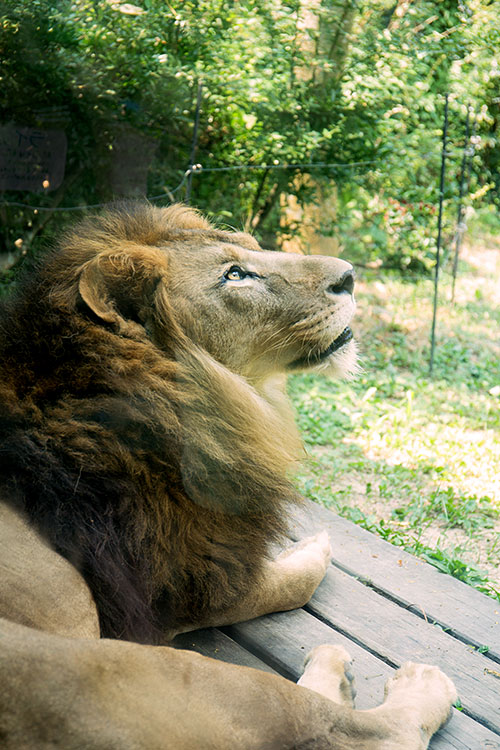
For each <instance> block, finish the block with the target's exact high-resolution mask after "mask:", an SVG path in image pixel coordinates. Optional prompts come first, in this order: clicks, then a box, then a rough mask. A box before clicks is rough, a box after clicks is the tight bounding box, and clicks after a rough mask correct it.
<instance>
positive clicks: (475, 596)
mask: <svg viewBox="0 0 500 750" xmlns="http://www.w3.org/2000/svg"><path fill="white" fill-rule="evenodd" d="M324 528H326V529H327V530H328V532H329V534H330V538H331V542H332V547H333V551H334V559H333V564H332V565H331V566H330V569H329V571H328V573H327V575H326V577H325V579H324V581H323V583H322V584H321V586H320V587H319V589H318V591H317V592H316V594H315V595H314V597H313V599H312V600H311V602H310V603H309V604H308V605H307V606H306V607H304V608H303V609H300V610H296V611H293V612H283V613H277V614H272V615H268V616H266V617H261V618H259V619H257V620H252V621H250V622H245V623H243V624H240V625H233V626H232V627H229V628H222V629H220V630H218V629H210V630H202V631H198V632H196V633H189V634H186V635H183V636H179V637H178V638H177V639H176V642H175V645H177V646H179V647H180V648H190V649H193V650H196V651H199V652H200V653H203V654H205V655H208V656H212V657H215V658H216V659H222V660H224V661H228V662H232V663H235V664H245V665H247V666H253V667H256V668H257V669H263V670H266V671H271V672H278V673H279V674H281V675H283V676H285V677H287V678H289V679H291V680H297V679H298V677H299V676H300V674H301V671H302V665H303V661H304V658H305V656H306V654H307V653H308V652H309V651H310V650H311V649H312V648H314V646H317V645H319V644H321V643H340V644H342V645H344V646H345V647H346V648H347V650H348V651H349V652H350V654H351V656H352V657H353V659H354V672H355V675H356V687H357V699H356V705H357V708H361V709H362V708H370V707H372V706H375V705H378V704H379V703H380V702H381V701H382V696H383V685H384V683H385V680H386V679H387V677H388V676H389V675H390V674H391V673H392V672H393V670H394V669H395V668H397V667H398V666H400V665H401V664H403V663H404V662H405V661H408V660H412V661H423V662H428V663H431V664H437V665H439V666H440V667H441V668H442V669H443V670H444V671H445V672H446V673H447V674H448V675H449V676H450V677H451V678H452V679H453V680H454V682H455V684H456V686H457V688H458V691H459V695H460V700H461V703H462V707H463V709H462V711H457V710H455V711H454V716H453V718H452V720H451V722H450V723H449V724H448V725H447V726H446V727H445V728H444V729H442V730H441V732H439V733H438V734H437V735H436V736H435V737H434V739H433V740H432V742H431V744H430V747H431V748H432V750H452V749H453V750H486V749H487V750H500V603H499V602H496V601H495V600H493V599H490V598H489V597H487V596H484V595H482V594H480V593H479V592H477V591H475V590H474V589H472V588H470V587H469V586H466V585H465V584H463V583H461V582H460V581H457V580H455V579H454V578H451V577H450V576H445V575H443V574H442V573H439V572H438V571H437V570H436V569H435V568H433V567H431V566H429V565H427V564H426V563H424V562H422V561H420V560H417V559H416V558H414V557H412V556H411V555H408V554H407V553H405V552H403V551H401V550H399V549H398V548H397V547H393V546H391V545H390V544H387V543H386V542H384V541H383V540H382V539H379V538H378V537H376V536H374V535H373V534H370V533H369V532H367V531H365V530H364V529H361V528H359V527H358V526H355V525H354V524H352V523H351V522H349V521H346V520H345V519H342V518H339V517H338V516H335V515H334V514H333V513H331V512H330V511H328V510H326V509H324V508H321V507H319V506H317V505H315V504H313V503H309V502H306V504H305V505H304V507H303V508H302V509H301V510H300V511H299V512H297V513H296V514H295V516H294V520H293V523H292V534H293V537H294V538H295V539H300V538H303V537H304V536H309V535H311V534H313V533H316V532H317V531H320V530H321V529H324ZM402 750H404V749H403V748H402Z"/></svg>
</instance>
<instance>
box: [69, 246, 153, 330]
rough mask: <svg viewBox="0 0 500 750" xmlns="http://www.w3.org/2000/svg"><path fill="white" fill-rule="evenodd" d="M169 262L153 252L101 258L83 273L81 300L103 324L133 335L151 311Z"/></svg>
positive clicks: (88, 265)
mask: <svg viewBox="0 0 500 750" xmlns="http://www.w3.org/2000/svg"><path fill="white" fill-rule="evenodd" d="M165 271H166V260H165V258H164V257H162V256H161V255H159V254H158V253H156V252H154V251H146V250H144V251H142V252H135V253H128V252H123V253H113V254H106V255H100V256H98V257H97V258H95V259H94V260H93V261H91V262H90V263H88V264H86V265H85V266H84V268H83V269H82V271H81V274H80V279H79V285H78V290H79V293H80V298H81V301H82V302H83V303H84V304H85V305H86V307H87V308H88V309H89V310H91V311H92V313H93V314H94V315H96V316H97V317H98V318H99V319H100V320H101V321H103V322H104V323H108V324H111V325H114V326H115V327H117V329H118V330H119V332H120V333H123V334H125V335H127V334H129V335H130V334H131V335H134V334H135V333H136V332H137V329H138V326H141V328H142V327H143V326H144V324H145V323H146V321H147V318H148V316H149V314H150V311H151V306H152V302H153V297H154V293H155V290H156V287H157V285H158V283H159V282H160V281H161V279H162V276H164V273H165Z"/></svg>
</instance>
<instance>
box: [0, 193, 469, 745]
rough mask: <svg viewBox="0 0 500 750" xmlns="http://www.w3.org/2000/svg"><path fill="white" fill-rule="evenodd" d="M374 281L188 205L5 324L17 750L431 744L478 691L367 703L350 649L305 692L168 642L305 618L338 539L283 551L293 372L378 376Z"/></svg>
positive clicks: (42, 269) (64, 259) (115, 217)
mask: <svg viewBox="0 0 500 750" xmlns="http://www.w3.org/2000/svg"><path fill="white" fill-rule="evenodd" d="M353 287H354V272H353V269H352V266H351V265H350V264H349V263H347V262H345V261H343V260H339V259H332V258H323V257H304V256H298V255H291V254H284V253H277V252H270V251H264V250H261V249H260V247H259V245H258V244H257V242H256V241H255V239H254V238H252V237H251V236H250V235H248V234H244V233H239V232H233V231H231V232H229V231H221V230H218V229H216V228H214V227H213V226H212V225H211V224H210V223H209V222H208V221H207V220H205V219H204V218H203V217H202V216H201V215H200V214H199V213H197V212H196V211H194V210H193V209H190V208H188V207H186V206H182V205H174V206H170V207H168V208H155V207H153V206H151V205H149V204H147V203H144V204H142V203H138V204H133V205H131V204H128V205H121V206H116V207H115V208H114V209H111V210H108V211H106V212H105V213H103V214H102V215H100V216H93V217H90V218H87V219H86V220H84V221H83V222H82V223H80V224H79V225H78V226H77V227H76V228H75V229H73V230H72V231H70V232H69V233H68V234H66V235H65V236H64V237H63V238H62V240H61V242H60V243H59V245H58V247H57V248H56V249H54V250H53V251H51V252H50V253H48V254H47V255H46V257H45V258H44V259H43V261H42V262H41V263H40V264H39V265H38V266H36V267H35V268H34V269H32V271H31V272H30V273H28V274H27V275H26V277H25V278H24V279H23V280H22V281H21V282H20V283H19V285H18V288H17V289H16V291H15V293H14V294H13V296H12V297H11V298H10V299H9V300H8V301H7V302H6V303H5V304H4V306H3V310H2V314H1V318H0V352H1V365H0V367H1V378H0V409H1V426H0V430H1V431H2V448H1V451H0V488H1V493H2V494H1V498H2V504H1V506H0V507H1V511H0V514H1V520H2V523H1V526H0V565H1V568H2V576H1V582H0V615H1V617H2V619H1V620H0V632H1V637H2V650H1V654H0V737H1V738H2V740H3V742H4V746H5V747H6V748H12V749H13V748H16V750H17V749H18V748H37V749H38V748H51V747H64V748H65V749H66V750H77V749H78V750H80V749H81V748H84V747H85V748H102V750H109V749H110V748H120V750H123V749H124V748H125V749H126V748H130V749H131V750H132V748H134V749H135V748H145V749H147V750H150V749H152V748H165V747H172V748H175V750H178V749H180V750H182V749H184V748H185V749H186V750H190V749H191V748H207V749H209V748H214V749H215V748H217V749H218V750H219V749H221V748H234V747H238V748H243V749H245V748H248V749H250V748H276V749H277V750H278V749H281V748H298V747H306V746H307V747H314V748H327V747H328V748H330V747H331V748H345V749H346V750H350V749H353V748H361V747H363V748H366V750H382V748H392V747H394V748H396V747H398V748H400V747H405V748H407V749H408V750H411V748H424V747H427V743H428V741H429V738H430V737H431V735H432V734H433V733H434V732H435V731H436V730H437V729H438V728H439V726H441V725H442V724H443V723H444V722H445V720H446V719H447V717H448V714H449V711H450V707H451V704H452V702H453V700H454V699H455V690H454V687H453V685H452V683H451V682H450V681H449V680H448V678H447V677H446V676H445V675H443V674H442V673H441V672H440V671H439V670H438V669H437V668H435V667H429V666H426V665H416V664H412V663H409V664H408V665H406V666H404V667H403V668H401V669H400V670H399V671H398V672H396V676H395V677H394V678H393V680H392V681H390V683H389V684H388V688H387V697H386V700H385V702H384V704H383V705H382V706H380V707H378V708H376V709H373V710H371V711H368V712H356V711H355V710H354V708H353V688H352V682H351V675H350V670H349V661H350V658H349V655H348V654H347V653H346V652H345V651H344V650H343V649H342V648H340V647H335V646H324V647H320V648H319V649H316V650H315V651H314V652H313V653H312V654H311V655H310V656H309V658H308V661H307V663H306V669H305V672H304V675H303V676H302V678H301V679H300V680H299V684H298V685H293V684H292V683H290V682H288V681H287V680H285V679H284V678H280V677H277V676H274V675H270V674H267V673H261V672H258V671H256V670H252V669H250V668H244V667H236V666H234V665H229V664H223V663H220V662H216V661H214V660H211V659H208V658H206V657H202V656H200V655H197V654H194V653H191V652H187V651H182V650H177V649H172V648H170V647H169V646H168V643H169V642H170V641H171V639H172V638H173V637H174V636H175V635H176V634H178V633H182V632H186V631H190V630H194V629H197V628H201V627H207V626H219V625H227V624H232V623H235V622H239V621H243V620H247V619H250V618H254V617H258V616H259V615H262V614H266V613H269V612H273V611H283V610H289V609H293V608H296V607H300V606H302V605H304V604H305V603H306V602H307V601H308V600H309V599H310V597H311V596H312V594H313V592H314V590H315V589H316V588H317V586H318V585H319V584H320V582H321V580H322V578H323V576H324V574H325V572H326V570H327V567H328V565H329V563H330V558H331V550H330V543H329V539H328V536H327V534H326V533H324V532H323V533H320V534H318V535H317V536H315V537H311V538H308V539H306V540H303V541H302V542H300V543H299V544H297V545H294V546H292V547H291V548H289V549H285V550H284V551H283V552H281V553H280V554H279V555H278V556H277V557H273V556H272V550H273V549H274V548H275V545H276V544H277V543H280V542H281V543H282V542H283V539H284V538H285V534H286V517H287V508H288V507H289V506H290V504H293V503H296V502H299V501H300V499H299V498H298V496H297V493H296V491H295V489H294V487H293V485H292V483H291V482H290V479H289V474H288V472H289V469H290V467H291V466H293V464H294V462H295V461H296V460H297V459H298V458H300V456H301V451H302V448H301V443H300V440H299V438H298V434H297V431H296V428H295V426H294V420H293V415H292V413H291V410H290V407H289V405H288V402H287V399H286V395H285V390H284V384H285V378H286V375H287V373H289V372H295V371H301V370H309V369H312V370H321V371H324V372H325V373H330V374H332V375H338V376H342V375H348V374H349V373H352V372H354V371H355V369H356V344H355V342H354V339H353V334H352V331H351V329H350V322H351V319H352V316H353V314H354V309H355V303H354V298H353Z"/></svg>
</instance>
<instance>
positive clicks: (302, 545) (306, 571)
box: [275, 531, 332, 607]
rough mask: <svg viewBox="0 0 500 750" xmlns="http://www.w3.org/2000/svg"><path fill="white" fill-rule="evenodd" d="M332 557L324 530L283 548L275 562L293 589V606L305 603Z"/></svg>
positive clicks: (319, 581) (321, 578)
mask: <svg viewBox="0 0 500 750" xmlns="http://www.w3.org/2000/svg"><path fill="white" fill-rule="evenodd" d="M331 559H332V549H331V546H330V539H329V537H328V534H327V532H326V531H321V532H320V533H319V534H316V536H311V537H307V538H306V539H302V540H301V541H300V542H297V543H296V544H293V545H292V546H291V547H289V548H288V549H286V550H284V551H283V552H282V553H281V554H280V555H278V557H277V558H276V561H275V562H276V564H277V565H278V566H279V568H280V569H281V571H282V574H283V573H284V574H285V576H286V579H287V581H288V582H289V586H290V588H293V590H294V591H295V597H296V598H295V605H294V606H295V607H302V606H303V605H304V604H306V603H307V602H308V601H309V599H310V598H311V596H312V595H313V594H314V592H315V590H316V589H317V587H318V586H319V584H320V583H321V581H322V580H323V578H324V575H325V573H326V571H327V568H328V565H329V564H330V561H331Z"/></svg>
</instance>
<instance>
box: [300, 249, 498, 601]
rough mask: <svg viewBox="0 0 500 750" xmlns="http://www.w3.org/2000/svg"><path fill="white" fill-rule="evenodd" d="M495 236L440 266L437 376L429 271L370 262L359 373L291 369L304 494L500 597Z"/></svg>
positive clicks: (360, 322)
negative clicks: (379, 269)
mask: <svg viewBox="0 0 500 750" xmlns="http://www.w3.org/2000/svg"><path fill="white" fill-rule="evenodd" d="M499 251H500V247H499V246H498V244H495V243H494V241H493V240H491V239H490V240H489V241H477V242H474V244H473V245H472V246H471V247H468V248H466V249H465V251H464V256H463V257H464V260H462V262H461V265H460V268H459V278H458V281H457V289H456V297H455V299H456V301H455V303H454V304H452V303H451V302H450V301H449V299H450V287H451V280H450V277H449V274H448V273H447V271H446V270H445V271H444V273H443V275H442V278H441V282H440V308H439V311H438V323H437V330H436V340H437V348H436V353H435V360H434V373H433V377H432V378H431V377H430V376H429V336H430V327H431V318H432V294H433V285H432V281H431V280H428V279H427V280H417V281H415V280H404V279H401V278H400V277H395V276H392V277H391V276H386V277H385V278H380V276H375V275H373V274H372V275H371V276H370V275H368V272H365V274H364V276H363V277H362V278H361V279H360V281H359V283H358V288H357V299H358V315H357V321H356V324H355V328H356V333H357V338H358V340H359V342H360V345H361V350H362V358H361V359H362V361H361V364H362V367H363V373H362V374H361V375H360V376H358V377H357V378H356V380H355V381H353V382H349V383H345V382H344V383H338V382H332V381H329V380H326V379H323V378H321V377H319V376H315V375H300V376H294V377H293V378H291V379H290V384H289V388H290V394H291V397H292V401H293V402H294V404H295V407H296V410H297V417H298V423H299V426H300V429H301V432H302V435H303V439H304V442H305V444H306V448H307V451H308V454H309V460H308V461H307V463H306V465H305V466H304V467H303V468H302V469H301V471H300V473H299V475H298V477H297V479H298V482H299V486H300V488H301V490H302V492H303V494H305V495H306V496H307V497H310V498H312V499H313V500H315V501H317V502H319V503H321V504H323V505H325V506H326V507H328V508H331V509H332V510H334V511H336V512H337V513H339V514H340V515H342V516H345V517H347V518H350V519H351V520H353V521H354V522H356V523H358V524H360V525H362V526H364V527H365V528H367V529H369V530H370V531H372V532H374V533H377V534H379V535H380V536H382V537H383V538H384V539H386V540H387V541H389V542H391V543H392V544H396V545H398V546H401V547H403V548H404V549H405V550H407V551H409V552H412V553H414V554H416V555H418V556H420V557H422V558H423V559H425V560H427V561H428V562H430V563H431V564H432V565H434V566H435V567H437V568H439V569H440V570H442V571H444V572H446V573H449V574H451V575H453V576H455V577H457V578H459V579H461V580H463V581H465V582H467V583H469V584H471V585H473V586H475V587H476V588H478V589H479V590H481V591H483V592H485V593H488V594H490V595H492V596H496V597H498V598H499V599H500V567H499V566H500V429H499V428H500V408H499V407H500V335H499V332H500V252H499Z"/></svg>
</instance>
